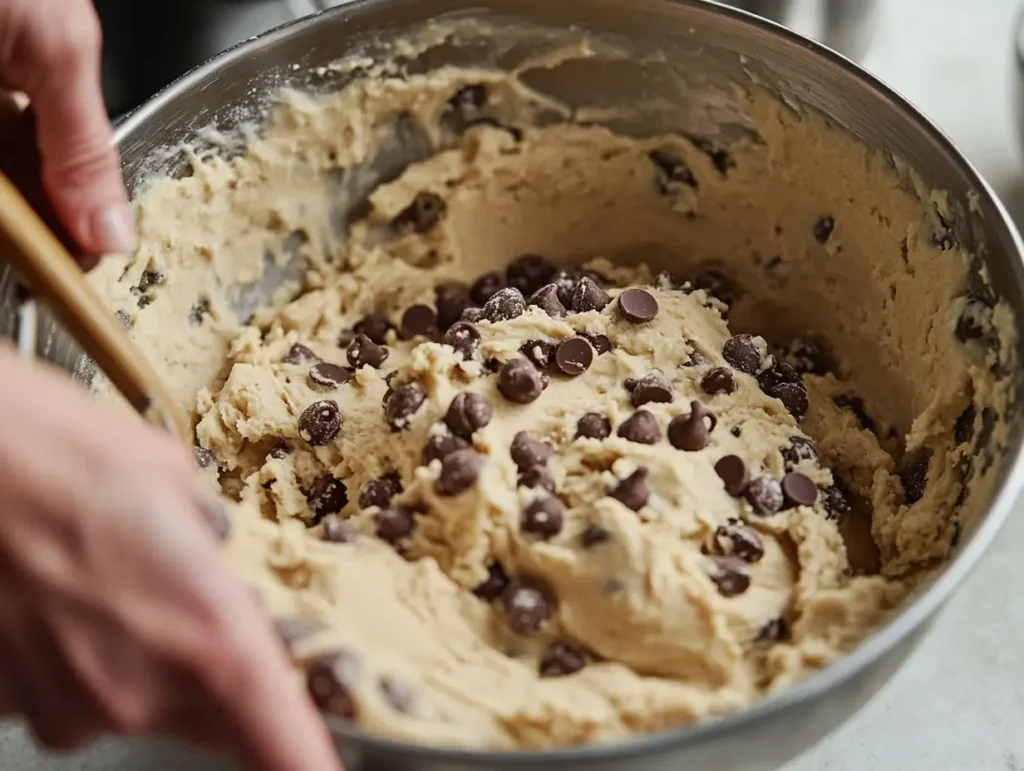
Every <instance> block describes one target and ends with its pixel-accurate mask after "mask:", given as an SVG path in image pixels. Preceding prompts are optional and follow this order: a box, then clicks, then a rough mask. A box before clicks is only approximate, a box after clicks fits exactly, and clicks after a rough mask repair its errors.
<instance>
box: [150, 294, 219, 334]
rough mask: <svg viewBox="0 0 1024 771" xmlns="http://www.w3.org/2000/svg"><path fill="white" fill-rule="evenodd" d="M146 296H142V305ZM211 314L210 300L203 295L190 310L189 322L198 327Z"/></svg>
mask: <svg viewBox="0 0 1024 771" xmlns="http://www.w3.org/2000/svg"><path fill="white" fill-rule="evenodd" d="M144 299H146V298H140V303H139V304H140V306H141V305H142V303H141V300H144ZM209 315H210V301H209V299H207V298H205V297H203V298H200V299H199V300H197V301H196V303H195V304H194V305H193V306H192V307H191V308H190V309H189V311H188V323H189V325H190V326H193V327H197V326H199V325H200V324H202V323H203V321H204V320H205V318H206V317H207V316H209Z"/></svg>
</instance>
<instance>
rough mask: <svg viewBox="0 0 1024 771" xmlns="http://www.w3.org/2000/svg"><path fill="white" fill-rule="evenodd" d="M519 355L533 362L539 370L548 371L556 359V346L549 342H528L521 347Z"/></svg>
mask: <svg viewBox="0 0 1024 771" xmlns="http://www.w3.org/2000/svg"><path fill="white" fill-rule="evenodd" d="M519 353H521V354H523V356H525V357H526V358H527V359H529V360H530V361H532V362H533V364H534V365H535V366H536V367H537V368H538V369H547V368H548V367H549V366H550V365H551V359H552V358H554V355H555V345H554V343H551V342H548V341H547V340H527V341H526V342H525V343H523V344H522V345H521V346H520V348H519Z"/></svg>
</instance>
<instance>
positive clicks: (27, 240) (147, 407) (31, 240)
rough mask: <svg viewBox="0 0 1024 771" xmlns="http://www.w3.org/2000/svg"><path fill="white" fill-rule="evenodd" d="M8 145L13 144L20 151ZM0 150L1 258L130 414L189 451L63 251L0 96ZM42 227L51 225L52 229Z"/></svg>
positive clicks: (146, 375) (157, 387)
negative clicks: (48, 310)
mask: <svg viewBox="0 0 1024 771" xmlns="http://www.w3.org/2000/svg"><path fill="white" fill-rule="evenodd" d="M12 108H13V109H12ZM26 140H27V142H26ZM13 142H17V143H18V146H19V147H20V152H19V151H18V149H16V148H14V147H13ZM0 147H2V148H3V152H2V153H0V249H2V252H3V254H4V256H5V257H6V258H7V259H8V260H9V261H10V262H11V264H12V265H13V266H14V267H15V268H16V269H17V270H18V272H19V274H20V276H21V278H22V279H24V280H25V281H26V282H27V283H28V284H29V286H30V287H31V288H32V290H33V291H34V292H36V293H37V294H39V295H40V296H41V297H42V298H43V299H44V300H45V301H46V303H47V304H48V305H49V306H50V308H51V309H53V311H54V312H55V313H56V314H57V316H58V317H59V318H60V319H61V321H62V322H63V324H64V325H65V327H66V328H67V330H68V331H69V332H70V333H71V334H72V335H73V336H74V337H75V339H76V340H77V341H78V342H79V343H80V344H81V346H82V348H83V349H85V352H86V353H87V354H88V355H89V356H90V357H91V358H92V359H93V361H95V362H96V365H97V366H98V367H99V368H100V370H102V371H103V373H104V374H105V375H106V376H107V377H108V378H109V379H110V381H111V382H112V383H113V384H114V386H115V387H116V388H117V389H118V390H119V391H120V392H121V393H122V394H124V396H125V398H126V399H127V400H128V402H129V403H130V404H131V405H132V407H134V408H135V409H136V410H137V411H138V412H139V414H141V415H142V416H143V417H144V418H145V419H146V420H148V421H150V422H152V423H155V424H157V425H160V426H162V427H164V428H166V429H168V430H170V431H172V432H174V433H176V434H177V435H178V436H180V437H181V439H182V440H183V441H185V442H188V443H189V444H191V430H190V428H191V427H190V425H189V423H188V421H187V420H186V419H185V417H184V416H183V415H182V414H181V411H180V410H179V409H178V408H177V406H176V405H175V403H174V401H173V400H172V399H171V398H170V396H169V395H168V394H167V391H166V390H165V389H164V387H163V385H162V384H161V382H160V379H159V378H158V377H157V375H156V373H155V372H154V371H153V370H152V369H151V368H150V366H149V364H148V362H147V361H146V359H145V357H144V355H143V353H142V352H141V351H140V350H138V349H137V348H136V347H135V345H134V343H132V341H131V338H129V337H128V335H127V334H126V333H125V331H124V329H122V328H121V325H120V324H119V323H118V322H117V320H116V318H115V316H114V314H113V312H112V311H111V310H110V309H109V308H107V307H106V306H105V305H104V304H103V301H102V300H101V299H100V298H99V295H98V294H96V292H95V290H94V289H93V288H92V286H90V285H89V283H88V282H87V281H86V280H85V277H84V275H83V274H82V270H81V268H80V267H79V265H78V263H77V262H75V259H74V258H73V257H72V256H71V254H70V253H69V252H68V249H67V247H66V245H65V244H68V243H70V239H69V238H68V237H67V234H66V232H65V231H64V230H63V228H60V225H59V223H58V222H57V219H56V217H55V216H54V214H53V211H52V209H51V208H50V206H49V204H48V203H47V201H46V196H45V194H44V193H43V187H42V182H41V179H40V174H39V169H40V167H39V163H38V155H35V144H34V137H33V135H32V132H31V131H30V130H28V129H26V127H25V123H24V122H23V121H22V119H21V113H20V111H19V110H18V109H17V105H16V104H15V103H14V101H13V100H12V99H11V97H10V96H9V95H7V94H2V95H0ZM5 162H9V163H10V165H6V164H5ZM8 174H11V175H13V176H12V177H9V176H8ZM14 178H16V179H17V180H18V183H19V184H17V185H16V184H15V182H14V181H13V179H14ZM21 185H23V187H21ZM21 191H26V193H27V195H28V196H30V197H32V198H35V199H36V200H37V202H38V203H37V205H38V206H39V207H40V209H39V210H37V209H35V208H34V207H33V206H32V205H31V204H30V203H29V201H28V200H26V195H23V194H22V192H21ZM40 210H41V211H42V212H43V214H42V215H41V214H40ZM47 220H49V221H52V223H53V226H52V227H51V225H50V222H48V221H47ZM54 228H57V229H58V230H56V231H55V230H54ZM56 233H60V234H61V236H62V238H61V237H58V235H57V234H56ZM62 241H63V243H62Z"/></svg>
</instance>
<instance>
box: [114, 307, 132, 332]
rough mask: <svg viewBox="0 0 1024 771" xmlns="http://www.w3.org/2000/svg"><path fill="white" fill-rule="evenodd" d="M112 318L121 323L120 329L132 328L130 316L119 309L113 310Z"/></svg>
mask: <svg viewBox="0 0 1024 771" xmlns="http://www.w3.org/2000/svg"><path fill="white" fill-rule="evenodd" d="M114 318H115V319H117V323H118V324H120V325H121V329H131V328H132V317H131V316H129V315H128V314H127V313H125V312H124V311H121V310H117V311H114Z"/></svg>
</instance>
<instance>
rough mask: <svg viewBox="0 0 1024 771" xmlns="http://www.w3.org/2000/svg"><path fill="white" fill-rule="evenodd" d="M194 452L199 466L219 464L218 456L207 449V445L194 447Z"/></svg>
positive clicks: (208, 466) (207, 466)
mask: <svg viewBox="0 0 1024 771" xmlns="http://www.w3.org/2000/svg"><path fill="white" fill-rule="evenodd" d="M192 449H193V452H194V453H195V456H196V465H198V466H199V468H210V467H211V466H216V465H217V456H216V455H214V454H213V453H212V452H210V451H209V450H207V449H206V448H205V447H199V446H198V445H197V446H196V447H193V448H192Z"/></svg>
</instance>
